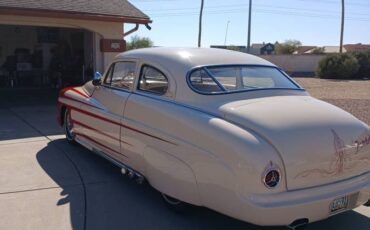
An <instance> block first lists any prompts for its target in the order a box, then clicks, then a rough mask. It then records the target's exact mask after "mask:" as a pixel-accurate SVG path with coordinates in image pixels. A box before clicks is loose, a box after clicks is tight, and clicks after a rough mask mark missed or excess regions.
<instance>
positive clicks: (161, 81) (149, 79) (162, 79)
mask: <svg viewBox="0 0 370 230" xmlns="http://www.w3.org/2000/svg"><path fill="white" fill-rule="evenodd" d="M138 89H139V90H142V91H147V92H150V93H154V94H159V95H163V94H165V93H166V92H167V89H168V79H167V77H166V76H165V75H164V74H163V73H162V72H160V71H159V70H157V69H155V68H154V67H151V66H144V67H142V69H141V74H140V81H139V86H138Z"/></svg>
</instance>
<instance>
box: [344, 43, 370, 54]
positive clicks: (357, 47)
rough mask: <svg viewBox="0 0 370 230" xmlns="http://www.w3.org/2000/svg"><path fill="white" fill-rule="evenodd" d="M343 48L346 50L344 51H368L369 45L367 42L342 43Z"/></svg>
mask: <svg viewBox="0 0 370 230" xmlns="http://www.w3.org/2000/svg"><path fill="white" fill-rule="evenodd" d="M343 48H344V49H345V50H346V52H363V51H369V50H370V45H369V44H361V43H357V44H346V45H343Z"/></svg>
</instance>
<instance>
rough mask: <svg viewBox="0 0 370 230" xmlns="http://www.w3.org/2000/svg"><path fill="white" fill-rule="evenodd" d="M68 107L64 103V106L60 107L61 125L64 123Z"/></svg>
mask: <svg viewBox="0 0 370 230" xmlns="http://www.w3.org/2000/svg"><path fill="white" fill-rule="evenodd" d="M66 109H67V107H66V106H65V105H62V108H61V109H60V114H59V115H60V125H61V126H63V125H64V114H65V112H66Z"/></svg>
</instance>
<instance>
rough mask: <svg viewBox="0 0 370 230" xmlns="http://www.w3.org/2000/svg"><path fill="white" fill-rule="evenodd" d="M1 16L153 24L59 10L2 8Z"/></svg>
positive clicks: (146, 19) (141, 19)
mask: <svg viewBox="0 0 370 230" xmlns="http://www.w3.org/2000/svg"><path fill="white" fill-rule="evenodd" d="M0 15H19V16H33V17H48V18H71V19H80V20H94V21H106V22H122V23H135V24H148V23H152V20H150V18H139V17H129V16H119V15H105V14H93V13H82V12H72V11H57V10H42V9H28V8H27V9H25V8H15V7H0Z"/></svg>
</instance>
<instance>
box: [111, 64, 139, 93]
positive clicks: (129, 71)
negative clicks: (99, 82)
mask: <svg viewBox="0 0 370 230" xmlns="http://www.w3.org/2000/svg"><path fill="white" fill-rule="evenodd" d="M135 71H136V64H135V63H134V62H116V63H114V64H113V65H112V66H111V69H110V70H109V72H108V75H107V78H106V79H105V81H104V83H105V84H107V85H110V86H113V87H117V88H122V89H129V88H130V87H131V86H132V85H133V84H134V80H135V75H136V74H135V73H136V72H135Z"/></svg>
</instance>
